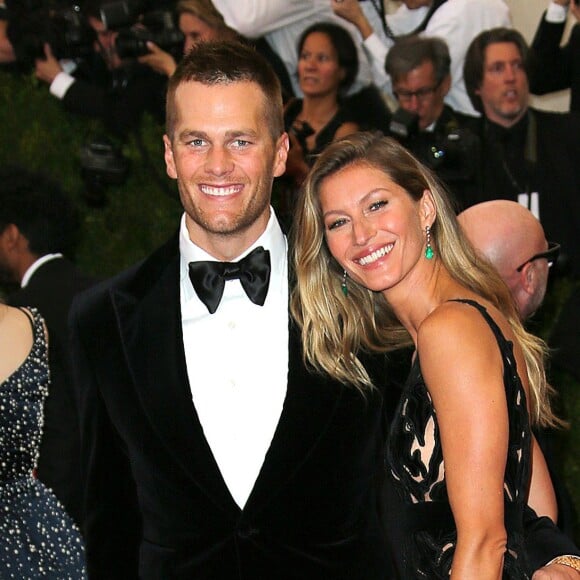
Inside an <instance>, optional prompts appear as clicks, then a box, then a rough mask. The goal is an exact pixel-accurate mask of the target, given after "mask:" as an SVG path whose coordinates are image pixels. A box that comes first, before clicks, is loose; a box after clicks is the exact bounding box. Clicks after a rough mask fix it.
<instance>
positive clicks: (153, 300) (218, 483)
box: [112, 251, 238, 510]
mask: <svg viewBox="0 0 580 580" xmlns="http://www.w3.org/2000/svg"><path fill="white" fill-rule="evenodd" d="M160 263H162V264H163V267H162V268H161V271H160V272H156V271H151V270H152V269H153V270H155V269H156V268H157V266H159V265H160ZM154 274H158V276H154ZM152 275H153V276H152ZM140 281H144V285H140ZM112 300H113V303H114V305H115V310H116V314H117V319H118V324H119V332H120V334H121V338H122V341H123V345H124V348H125V355H126V359H127V364H128V368H129V371H130V373H131V375H132V378H133V382H134V385H135V389H136V392H137V396H138V397H139V400H140V402H141V405H142V408H143V410H144V412H145V414H146V415H147V418H148V420H149V422H150V424H151V426H152V427H153V429H154V430H155V431H156V432H157V435H158V436H159V439H160V440H161V441H162V442H163V443H164V445H165V447H166V448H167V453H168V454H170V455H172V456H173V458H174V460H175V461H176V462H177V463H178V464H179V465H180V466H181V467H182V468H183V469H184V470H185V471H186V472H187V473H188V474H189V475H190V477H191V478H192V479H193V480H194V481H195V482H196V484H197V485H198V487H199V488H200V489H202V490H203V491H204V493H206V494H207V496H208V497H209V498H210V499H211V500H212V501H213V502H214V503H215V504H216V505H217V506H218V507H220V508H222V509H224V510H225V509H227V510H231V509H232V508H234V509H238V508H237V506H236V505H235V503H234V502H233V499H232V498H231V496H230V494H229V491H228V490H227V487H226V485H225V483H224V481H223V478H222V477H221V474H220V471H219V468H218V466H217V464H216V462H215V460H214V457H213V455H212V453H211V449H210V448H209V445H208V443H207V441H206V439H205V436H204V433H203V428H202V426H201V423H200V421H199V417H198V415H197V412H196V410H195V407H194V405H193V401H192V397H191V390H190V386H189V380H188V377H187V370H186V362H185V352H184V348H183V336H182V326H181V309H180V299H179V252H178V251H175V252H173V253H172V254H171V255H170V256H165V255H164V254H163V253H162V254H161V255H158V256H156V255H154V256H152V257H151V258H150V260H149V261H148V263H147V262H146V263H145V264H144V266H143V268H142V271H141V272H139V273H138V275H137V276H136V277H135V280H134V284H133V287H132V288H131V289H130V291H129V292H123V291H117V292H114V293H113V295H112Z"/></svg>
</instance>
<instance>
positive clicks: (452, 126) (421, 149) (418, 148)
mask: <svg viewBox="0 0 580 580" xmlns="http://www.w3.org/2000/svg"><path fill="white" fill-rule="evenodd" d="M389 133H390V134H391V136H392V137H394V138H395V139H397V140H398V141H399V142H400V143H401V144H402V145H403V146H405V147H406V148H407V149H408V150H409V151H410V152H411V153H412V154H413V155H414V156H415V157H416V158H417V159H418V160H419V161H421V163H423V164H424V165H426V166H427V167H429V169H432V170H433V171H434V172H435V173H437V175H438V176H439V177H440V178H441V179H443V180H444V181H446V182H458V181H470V180H473V179H474V178H475V175H476V164H477V159H478V158H479V139H478V137H477V136H476V135H475V134H473V133H472V132H471V131H469V130H467V129H463V128H461V127H459V125H458V124H457V123H456V122H449V123H447V124H446V125H445V126H444V127H442V130H439V131H436V132H430V131H420V130H419V117H418V116H417V115H416V114H415V113H412V112H410V111H406V110H405V109H403V108H399V109H397V110H396V111H395V112H394V113H393V116H392V118H391V121H390V123H389Z"/></svg>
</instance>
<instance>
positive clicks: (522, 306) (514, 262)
mask: <svg viewBox="0 0 580 580" xmlns="http://www.w3.org/2000/svg"><path fill="white" fill-rule="evenodd" d="M458 220H459V223H460V224H461V226H462V228H463V231H464V232H465V234H466V235H467V237H468V238H469V241H470V242H471V243H472V244H473V246H474V247H475V248H476V250H478V251H479V252H480V253H481V254H483V256H484V257H485V258H487V259H488V260H489V261H490V262H491V263H492V264H493V265H494V266H495V268H496V269H497V271H498V272H499V274H500V276H501V277H502V279H503V280H504V282H505V283H506V284H507V286H508V288H509V289H510V292H511V293H512V296H513V298H514V301H515V303H516V306H517V308H518V312H519V314H520V317H521V319H522V320H526V319H527V318H530V317H531V316H532V315H533V314H534V312H536V311H537V310H538V308H539V307H540V305H541V304H542V301H543V300H544V296H545V294H546V287H547V284H548V273H549V271H550V268H551V267H552V266H553V265H554V264H555V263H556V261H557V260H558V254H559V251H560V245H559V244H557V243H555V242H547V241H546V237H545V234H544V228H543V227H542V224H541V223H540V222H539V221H538V220H537V219H536V217H534V215H533V214H532V212H530V210H528V209H526V208H525V207H524V206H523V205H521V204H519V203H517V202H515V201H510V200H506V199H496V200H492V201H486V202H483V203H478V204H476V205H473V206H471V207H469V208H468V209H466V210H464V211H462V212H461V213H460V214H459V215H458Z"/></svg>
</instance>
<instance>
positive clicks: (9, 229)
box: [0, 224, 22, 250]
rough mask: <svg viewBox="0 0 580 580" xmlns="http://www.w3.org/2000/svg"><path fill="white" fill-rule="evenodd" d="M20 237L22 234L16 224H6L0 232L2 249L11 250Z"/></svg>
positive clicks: (16, 244)
mask: <svg viewBox="0 0 580 580" xmlns="http://www.w3.org/2000/svg"><path fill="white" fill-rule="evenodd" d="M21 238H22V234H21V233H20V230H19V229H18V226H17V225H16V224H8V225H7V226H6V227H5V228H4V229H3V230H2V232H0V245H1V246H2V248H3V249H4V250H13V249H14V248H16V247H18V244H19V243H20V241H21Z"/></svg>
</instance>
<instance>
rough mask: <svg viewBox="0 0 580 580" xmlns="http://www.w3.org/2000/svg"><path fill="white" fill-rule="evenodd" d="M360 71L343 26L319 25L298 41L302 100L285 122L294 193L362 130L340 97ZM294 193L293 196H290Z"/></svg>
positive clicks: (290, 109) (296, 102)
mask: <svg viewBox="0 0 580 580" xmlns="http://www.w3.org/2000/svg"><path fill="white" fill-rule="evenodd" d="M357 71H358V56H357V52H356V46H355V44H354V42H353V40H352V37H351V36H350V34H349V33H348V32H347V31H346V30H345V29H344V28H342V27H340V26H338V25H336V24H332V23H329V22H319V23H316V24H313V25H312V26H310V27H308V28H307V29H306V30H305V31H304V32H303V33H302V36H301V37H300V40H299V41H298V79H299V83H300V89H301V91H302V93H303V95H304V96H303V98H295V99H291V100H290V101H289V102H288V103H287V105H286V108H285V112H284V122H285V125H286V130H287V131H288V133H289V134H290V152H289V155H288V162H287V164H286V173H285V177H287V178H290V179H289V181H290V187H289V189H291V190H296V189H297V187H298V186H299V185H300V184H301V183H302V181H303V180H304V178H305V177H306V174H307V173H308V170H309V168H310V166H311V165H312V163H313V160H314V159H315V157H316V155H318V154H319V153H320V152H321V151H322V150H323V149H324V148H325V147H326V146H327V145H328V144H329V143H330V142H332V141H334V140H335V139H339V138H340V137H344V136H346V135H348V134H350V133H354V132H355V131H357V130H358V129H359V126H358V124H357V123H355V122H353V121H349V120H348V116H347V111H346V109H345V106H344V101H343V99H342V97H343V95H345V94H346V91H347V90H348V89H349V87H350V86H351V84H352V83H353V81H354V79H355V77H356V75H357ZM290 195H292V192H291V194H290Z"/></svg>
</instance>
